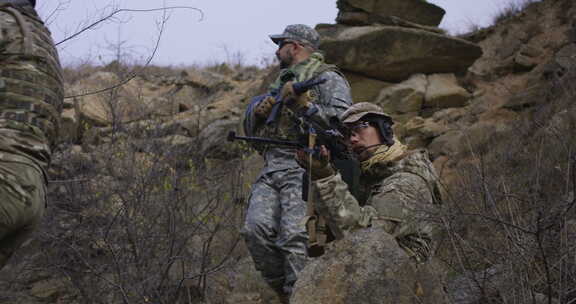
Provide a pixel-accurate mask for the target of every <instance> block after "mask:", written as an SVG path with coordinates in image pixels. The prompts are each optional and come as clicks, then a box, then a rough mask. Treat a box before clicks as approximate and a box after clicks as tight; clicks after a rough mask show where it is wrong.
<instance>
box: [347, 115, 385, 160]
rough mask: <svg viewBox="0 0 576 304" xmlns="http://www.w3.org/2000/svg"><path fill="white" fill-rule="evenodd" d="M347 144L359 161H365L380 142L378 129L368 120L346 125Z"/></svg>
mask: <svg viewBox="0 0 576 304" xmlns="http://www.w3.org/2000/svg"><path fill="white" fill-rule="evenodd" d="M348 129H349V130H350V133H349V135H348V138H347V139H348V144H349V145H350V149H352V151H353V152H354V154H356V156H357V157H358V160H359V161H365V160H367V159H368V158H370V156H372V154H373V153H374V151H376V150H377V149H378V147H379V146H380V145H381V144H382V142H381V140H380V134H379V133H378V129H376V128H375V127H373V126H372V125H370V124H368V122H359V123H355V124H353V125H351V126H349V127H348Z"/></svg>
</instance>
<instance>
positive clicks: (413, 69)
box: [316, 24, 482, 82]
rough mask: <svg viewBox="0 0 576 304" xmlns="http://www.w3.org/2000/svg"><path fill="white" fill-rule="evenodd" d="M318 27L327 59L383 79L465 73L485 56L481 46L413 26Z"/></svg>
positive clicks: (346, 69)
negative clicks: (421, 74)
mask: <svg viewBox="0 0 576 304" xmlns="http://www.w3.org/2000/svg"><path fill="white" fill-rule="evenodd" d="M316 29H317V30H318V32H319V33H320V35H321V36H322V37H323V39H322V41H321V44H320V49H322V50H323V51H324V53H325V55H326V60H327V61H328V62H331V63H334V64H336V65H338V66H339V67H340V68H341V69H343V70H345V71H349V72H354V73H358V74H363V75H365V76H369V77H373V78H376V79H379V80H382V81H391V82H399V81H402V80H405V79H407V78H408V77H410V75H412V74H417V73H423V74H435V73H458V72H464V71H466V70H467V69H468V67H470V65H472V64H473V63H474V61H476V59H478V58H479V57H480V56H481V55H482V49H481V48H480V47H479V46H477V45H475V44H473V43H470V42H468V41H465V40H462V39H459V38H454V37H448V36H445V35H440V34H437V33H432V32H429V31H424V30H418V29H412V28H402V27H396V26H380V25H372V26H357V27H349V26H344V25H328V24H323V25H318V26H317V27H316Z"/></svg>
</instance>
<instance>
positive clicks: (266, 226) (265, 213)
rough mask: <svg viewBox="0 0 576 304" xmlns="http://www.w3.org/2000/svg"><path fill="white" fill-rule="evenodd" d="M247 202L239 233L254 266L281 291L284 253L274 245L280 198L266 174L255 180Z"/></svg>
mask: <svg viewBox="0 0 576 304" xmlns="http://www.w3.org/2000/svg"><path fill="white" fill-rule="evenodd" d="M248 204H249V205H248V211H247V212H246V219H245V222H244V228H243V229H242V235H243V236H244V240H245V241H246V245H247V247H248V250H249V251H250V254H251V255H252V259H253V260H254V264H255V266H256V269H257V270H258V271H260V272H261V274H262V276H263V277H264V280H266V282H267V283H268V285H270V287H272V288H273V289H274V290H276V291H281V290H282V285H283V284H284V269H283V265H284V256H283V255H282V252H281V251H280V250H279V248H278V247H277V246H276V241H277V238H278V224H279V222H280V201H279V199H278V192H277V191H276V190H275V189H274V188H273V187H272V185H271V181H270V179H269V176H267V175H263V176H261V177H260V178H259V179H258V180H257V181H256V183H254V185H253V186H252V192H251V194H250V199H249V200H248Z"/></svg>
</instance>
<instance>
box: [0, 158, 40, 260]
mask: <svg viewBox="0 0 576 304" xmlns="http://www.w3.org/2000/svg"><path fill="white" fill-rule="evenodd" d="M45 195H46V186H45V181H44V175H43V173H42V171H40V169H39V168H37V167H34V166H30V165H26V164H22V163H7V162H2V163H0V202H1V203H0V269H2V267H4V266H5V265H6V262H7V261H8V259H9V258H10V257H11V256H12V255H13V254H14V252H15V251H16V250H17V249H18V248H19V247H20V246H21V245H22V244H24V243H25V242H26V241H27V240H28V239H29V238H30V236H31V234H32V232H33V231H34V230H35V229H36V227H37V226H38V225H39V224H40V220H41V218H42V216H43V214H44V206H45V202H46V199H45Z"/></svg>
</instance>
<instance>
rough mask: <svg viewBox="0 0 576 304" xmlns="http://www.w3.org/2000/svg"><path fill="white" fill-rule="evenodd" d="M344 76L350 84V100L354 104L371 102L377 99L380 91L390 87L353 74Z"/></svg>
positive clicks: (389, 84) (388, 84)
mask: <svg viewBox="0 0 576 304" xmlns="http://www.w3.org/2000/svg"><path fill="white" fill-rule="evenodd" d="M345 76H346V79H347V80H348V82H349V83H350V89H351V91H352V100H354V102H362V101H368V102H372V101H374V100H375V99H376V98H377V97H378V95H379V94H380V91H382V89H385V88H387V87H389V86H391V85H392V84H391V83H389V82H384V81H381V80H378V79H374V78H369V77H365V76H362V75H359V74H355V73H345Z"/></svg>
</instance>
